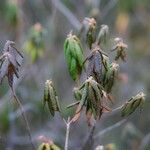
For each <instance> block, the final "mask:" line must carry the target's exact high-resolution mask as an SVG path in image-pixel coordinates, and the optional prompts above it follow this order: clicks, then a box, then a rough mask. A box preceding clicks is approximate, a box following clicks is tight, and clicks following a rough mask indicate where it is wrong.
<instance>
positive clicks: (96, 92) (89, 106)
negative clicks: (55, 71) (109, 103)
mask: <svg viewBox="0 0 150 150" xmlns="http://www.w3.org/2000/svg"><path fill="white" fill-rule="evenodd" d="M77 90H79V91H78V92H81V99H80V100H79V102H77V103H74V104H71V107H72V106H75V105H77V104H78V106H77V109H76V114H75V116H74V117H73V119H72V121H73V122H74V121H76V120H77V119H78V118H79V117H80V112H81V110H82V108H83V107H84V106H85V107H86V115H87V120H88V121H90V119H91V117H94V119H95V120H97V119H100V117H101V115H102V113H103V112H104V109H105V110H106V109H107V107H104V106H103V100H102V98H103V95H104V94H103V93H104V91H103V87H102V86H101V85H100V84H99V83H97V82H96V81H95V80H94V78H93V77H92V76H90V77H89V78H88V79H87V80H86V81H85V82H84V84H83V85H82V86H81V87H80V88H78V89H77ZM108 110H109V109H107V112H108ZM88 124H90V122H88Z"/></svg>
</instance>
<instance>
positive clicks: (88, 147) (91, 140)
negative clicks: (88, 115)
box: [82, 124, 95, 150]
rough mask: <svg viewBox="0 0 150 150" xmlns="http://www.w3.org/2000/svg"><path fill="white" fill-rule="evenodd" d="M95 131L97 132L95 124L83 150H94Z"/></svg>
mask: <svg viewBox="0 0 150 150" xmlns="http://www.w3.org/2000/svg"><path fill="white" fill-rule="evenodd" d="M94 131H95V124H94V125H93V126H92V128H91V131H90V134H89V136H88V138H87V139H86V141H85V144H84V146H83V148H82V150H84V149H93V143H94V140H93V136H94Z"/></svg>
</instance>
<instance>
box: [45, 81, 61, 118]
mask: <svg viewBox="0 0 150 150" xmlns="http://www.w3.org/2000/svg"><path fill="white" fill-rule="evenodd" d="M46 103H47V105H48V108H49V111H50V114H51V115H52V116H54V115H55V111H59V112H60V105H59V101H58V96H57V94H56V90H55V88H54V86H53V83H52V81H51V80H47V81H46V82H45V88H44V106H45V104H46Z"/></svg>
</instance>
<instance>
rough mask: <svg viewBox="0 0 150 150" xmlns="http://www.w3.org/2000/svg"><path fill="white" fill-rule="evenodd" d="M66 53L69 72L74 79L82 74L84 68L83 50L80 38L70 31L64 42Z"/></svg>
mask: <svg viewBox="0 0 150 150" xmlns="http://www.w3.org/2000/svg"><path fill="white" fill-rule="evenodd" d="M64 54H65V58H66V61H67V65H68V69H69V73H70V75H71V77H72V79H73V80H76V79H77V78H78V76H79V75H80V74H81V71H82V68H83V50H82V47H81V43H80V40H79V39H78V38H77V37H76V36H75V35H72V33H70V34H69V35H68V37H67V39H66V40H65V43H64Z"/></svg>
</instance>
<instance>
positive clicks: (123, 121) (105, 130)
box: [94, 119, 127, 139]
mask: <svg viewBox="0 0 150 150" xmlns="http://www.w3.org/2000/svg"><path fill="white" fill-rule="evenodd" d="M126 120H127V119H123V120H121V121H119V122H117V123H115V124H114V125H112V126H110V127H107V128H106V129H104V130H102V131H100V132H99V133H97V134H96V135H95V136H94V139H96V138H98V137H100V136H102V135H103V134H105V133H107V132H109V131H111V130H113V129H115V128H117V127H119V126H121V125H122V124H124V123H125V122H126Z"/></svg>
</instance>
